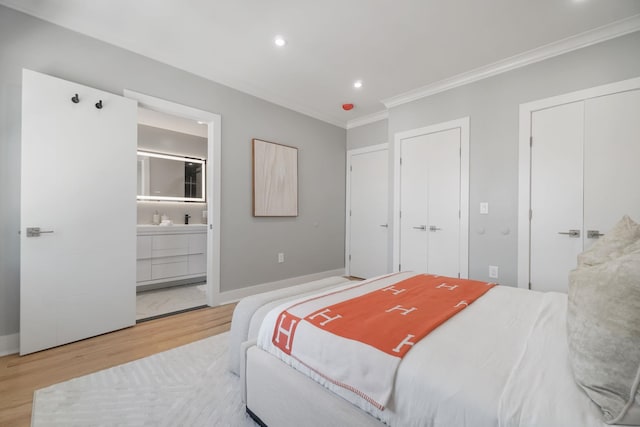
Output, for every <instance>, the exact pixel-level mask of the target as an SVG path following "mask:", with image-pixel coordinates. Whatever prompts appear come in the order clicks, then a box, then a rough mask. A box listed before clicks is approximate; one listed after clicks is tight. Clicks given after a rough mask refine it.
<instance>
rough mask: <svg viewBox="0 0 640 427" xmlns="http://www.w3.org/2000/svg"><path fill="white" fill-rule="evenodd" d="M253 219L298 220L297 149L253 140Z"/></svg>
mask: <svg viewBox="0 0 640 427" xmlns="http://www.w3.org/2000/svg"><path fill="white" fill-rule="evenodd" d="M251 142H252V158H253V216H256V217H263V216H266V217H269V216H298V149H297V148H295V147H290V146H288V145H282V144H277V143H275V142H269V141H264V140H261V139H255V138H254V139H253V140H252V141H251Z"/></svg>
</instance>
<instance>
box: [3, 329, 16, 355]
mask: <svg viewBox="0 0 640 427" xmlns="http://www.w3.org/2000/svg"><path fill="white" fill-rule="evenodd" d="M19 350H20V334H11V335H0V356H6V355H8V354H13V353H17V352H18V351H19Z"/></svg>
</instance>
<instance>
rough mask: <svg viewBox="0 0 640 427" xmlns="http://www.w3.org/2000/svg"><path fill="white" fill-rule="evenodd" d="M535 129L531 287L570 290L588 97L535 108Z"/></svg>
mask: <svg viewBox="0 0 640 427" xmlns="http://www.w3.org/2000/svg"><path fill="white" fill-rule="evenodd" d="M531 132H532V136H533V144H532V147H531V210H532V215H531V223H530V224H531V225H530V226H531V232H530V233H531V251H530V263H531V267H530V271H531V273H530V283H531V289H534V290H537V291H558V292H567V288H568V283H569V280H568V279H569V271H570V270H572V269H573V268H575V266H576V257H577V255H578V254H579V253H580V252H581V251H582V240H583V237H584V236H583V233H582V212H583V195H582V188H583V184H582V178H583V163H582V160H583V152H582V149H583V140H584V103H583V102H582V101H580V102H574V103H571V104H566V105H561V106H558V107H553V108H548V109H545V110H541V111H536V112H534V113H533V114H532V117H531Z"/></svg>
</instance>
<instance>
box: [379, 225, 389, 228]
mask: <svg viewBox="0 0 640 427" xmlns="http://www.w3.org/2000/svg"><path fill="white" fill-rule="evenodd" d="M380 227H384V228H387V227H389V224H380Z"/></svg>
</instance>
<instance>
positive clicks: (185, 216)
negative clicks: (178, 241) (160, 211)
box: [184, 214, 191, 224]
mask: <svg viewBox="0 0 640 427" xmlns="http://www.w3.org/2000/svg"><path fill="white" fill-rule="evenodd" d="M189 218H191V215H189V214H184V223H185V224H189Z"/></svg>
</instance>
